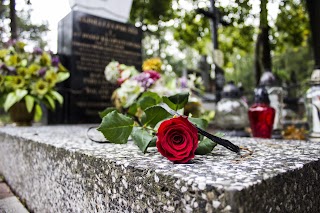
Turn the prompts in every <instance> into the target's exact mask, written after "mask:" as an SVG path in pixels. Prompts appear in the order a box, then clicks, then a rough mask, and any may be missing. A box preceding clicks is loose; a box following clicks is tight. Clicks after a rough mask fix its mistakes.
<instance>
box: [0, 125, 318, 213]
mask: <svg viewBox="0 0 320 213" xmlns="http://www.w3.org/2000/svg"><path fill="white" fill-rule="evenodd" d="M86 130H87V126H50V127H49V126H44V127H25V128H13V127H4V128H0V173H1V174H2V175H3V176H4V177H5V178H6V180H7V182H8V184H9V185H10V186H11V188H12V189H13V190H14V191H15V193H16V194H17V195H18V196H19V197H20V198H21V199H23V200H25V202H26V205H27V207H28V209H30V210H31V211H34V212H319V209H320V196H319V195H320V161H319V158H320V143H311V142H305V141H275V140H258V139H251V138H230V140H231V141H232V142H234V143H235V144H237V145H241V146H245V147H248V148H250V149H252V150H253V151H254V153H253V155H252V156H251V157H248V158H245V159H242V158H240V157H239V156H238V155H236V154H234V153H231V152H230V151H228V150H226V149H224V148H223V147H221V146H217V147H216V148H215V150H214V151H213V152H212V153H211V154H209V155H206V156H196V158H195V159H194V160H193V162H192V163H190V164H184V165H182V164H173V163H171V162H170V161H168V160H166V159H165V158H164V157H162V156H161V155H160V154H158V153H157V151H156V149H155V148H152V149H150V150H149V152H148V153H147V154H143V153H141V152H140V151H139V150H138V148H137V147H136V146H135V145H134V144H133V143H132V142H129V143H128V144H124V145H115V144H98V143H94V142H91V141H90V140H89V139H87V138H86ZM91 135H92V136H94V137H99V135H98V133H95V132H92V133H91Z"/></svg>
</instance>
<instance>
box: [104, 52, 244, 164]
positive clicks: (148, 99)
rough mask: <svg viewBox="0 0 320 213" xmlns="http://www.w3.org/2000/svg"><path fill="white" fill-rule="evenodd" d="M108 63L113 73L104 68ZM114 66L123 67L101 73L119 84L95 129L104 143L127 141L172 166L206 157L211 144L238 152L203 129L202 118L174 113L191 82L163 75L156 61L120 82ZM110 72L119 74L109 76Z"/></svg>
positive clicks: (184, 101)
mask: <svg viewBox="0 0 320 213" xmlns="http://www.w3.org/2000/svg"><path fill="white" fill-rule="evenodd" d="M114 65H116V67H118V69H116V68H114V69H110V67H112V66H114ZM119 67H123V66H122V65H119V64H118V62H111V63H110V64H108V65H107V67H106V70H105V74H106V78H107V80H109V81H111V82H117V83H118V84H119V85H120V87H119V88H118V89H116V90H115V91H114V93H113V96H112V99H113V101H114V103H115V107H110V108H107V109H106V110H104V111H103V112H101V113H100V116H101V118H102V122H101V124H100V126H99V127H98V130H99V131H100V132H101V133H102V134H103V135H104V136H105V138H106V139H107V140H108V141H109V142H112V143H118V144H124V143H127V141H128V139H129V137H131V139H132V140H133V141H134V143H135V144H136V145H137V146H138V147H139V149H140V150H141V151H142V152H144V153H145V152H146V151H147V148H148V147H157V149H158V151H159V152H160V153H161V154H162V155H163V156H164V157H166V158H167V159H169V160H170V161H172V162H174V163H187V162H189V161H190V160H192V159H193V158H194V156H195V154H202V155H203V154H207V153H210V152H211V151H212V150H213V148H214V147H215V146H216V143H215V142H217V143H219V144H222V145H224V146H226V147H227V148H229V149H230V150H232V151H235V152H239V147H237V146H235V145H233V144H232V143H231V142H229V141H227V140H224V139H221V138H219V137H217V136H214V135H211V134H209V133H207V132H206V131H204V130H203V129H205V128H206V127H207V125H208V121H207V120H205V119H203V118H196V117H192V115H189V116H184V115H180V114H179V113H178V111H179V112H180V113H181V112H182V111H183V109H184V107H185V106H186V104H187V103H188V102H189V100H190V97H191V92H192V90H191V89H192V87H194V86H195V83H194V82H195V81H196V80H197V79H195V78H193V79H192V81H193V82H189V83H188V80H187V79H179V78H175V77H173V75H172V74H170V75H166V74H163V73H162V72H161V61H160V60H159V59H157V58H156V59H150V60H147V61H145V62H144V64H143V72H141V73H137V72H134V74H132V73H133V72H131V74H130V76H131V77H129V78H127V79H126V80H125V81H119V80H117V79H114V77H118V78H122V76H121V73H122V72H124V71H123V70H124V69H121V70H122V71H119ZM114 70H118V71H114ZM110 72H111V73H120V75H118V74H116V75H112V74H110V75H109V73H110ZM111 75H112V76H113V77H110V76H111ZM119 82H120V83H119ZM190 86H191V87H190Z"/></svg>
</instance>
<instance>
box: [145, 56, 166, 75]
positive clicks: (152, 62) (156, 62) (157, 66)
mask: <svg viewBox="0 0 320 213" xmlns="http://www.w3.org/2000/svg"><path fill="white" fill-rule="evenodd" d="M161 66H162V62H161V59H160V58H150V59H147V60H145V61H144V62H143V64H142V70H143V71H147V70H154V71H157V72H159V73H161Z"/></svg>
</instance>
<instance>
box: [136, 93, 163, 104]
mask: <svg viewBox="0 0 320 213" xmlns="http://www.w3.org/2000/svg"><path fill="white" fill-rule="evenodd" d="M144 97H150V98H153V99H154V100H156V103H157V104H158V103H160V102H161V100H162V99H161V97H160V96H159V95H158V94H157V93H155V92H150V91H147V92H144V93H143V94H142V95H141V98H144Z"/></svg>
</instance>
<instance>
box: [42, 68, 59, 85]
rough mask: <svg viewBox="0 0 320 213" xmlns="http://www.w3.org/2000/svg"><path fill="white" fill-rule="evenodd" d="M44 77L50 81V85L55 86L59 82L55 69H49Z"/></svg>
mask: <svg viewBox="0 0 320 213" xmlns="http://www.w3.org/2000/svg"><path fill="white" fill-rule="evenodd" d="M44 79H45V80H46V82H48V84H49V86H50V87H54V86H55V85H56V83H57V79H58V75H57V73H56V72H55V71H54V70H48V71H47V72H46V75H45V77H44Z"/></svg>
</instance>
